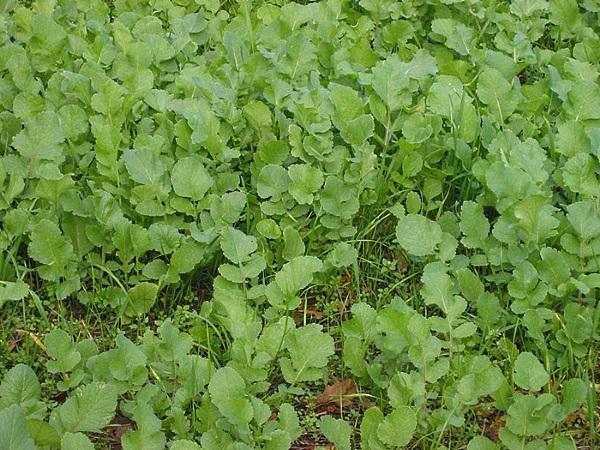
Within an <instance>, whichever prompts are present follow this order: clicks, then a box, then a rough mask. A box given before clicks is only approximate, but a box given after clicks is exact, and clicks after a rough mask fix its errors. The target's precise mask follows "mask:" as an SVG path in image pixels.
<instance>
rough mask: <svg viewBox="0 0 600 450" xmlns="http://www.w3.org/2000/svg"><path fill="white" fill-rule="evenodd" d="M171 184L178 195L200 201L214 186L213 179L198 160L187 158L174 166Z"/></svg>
mask: <svg viewBox="0 0 600 450" xmlns="http://www.w3.org/2000/svg"><path fill="white" fill-rule="evenodd" d="M171 183H172V184H173V190H174V191H175V193H176V194H177V195H179V196H180V197H187V198H190V199H192V200H194V201H198V200H202V199H203V198H204V195H205V194H206V192H208V190H209V189H210V188H211V186H212V185H213V178H212V177H211V176H210V173H209V172H208V171H207V170H206V168H205V167H204V164H202V162H201V161H200V160H199V159H198V158H194V157H187V158H183V159H180V160H178V161H177V162H176V163H175V165H174V166H173V170H172V171H171Z"/></svg>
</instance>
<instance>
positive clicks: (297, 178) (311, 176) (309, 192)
mask: <svg viewBox="0 0 600 450" xmlns="http://www.w3.org/2000/svg"><path fill="white" fill-rule="evenodd" d="M288 174H289V176H290V179H291V180H292V181H291V183H290V184H289V187H288V192H289V193H290V195H291V196H292V197H294V200H296V201H297V202H298V203H299V204H301V205H305V204H311V203H312V202H313V198H314V195H313V194H314V193H315V192H316V191H318V190H319V189H320V188H321V186H322V185H323V172H321V170H319V169H318V168H316V167H312V166H309V165H308V164H293V165H291V166H290V167H289V168H288Z"/></svg>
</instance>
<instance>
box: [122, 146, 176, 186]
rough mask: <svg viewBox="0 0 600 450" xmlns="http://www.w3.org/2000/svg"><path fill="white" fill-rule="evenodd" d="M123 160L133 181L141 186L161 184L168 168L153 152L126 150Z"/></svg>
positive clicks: (148, 150) (147, 150)
mask: <svg viewBox="0 0 600 450" xmlns="http://www.w3.org/2000/svg"><path fill="white" fill-rule="evenodd" d="M123 160H124V162H125V167H126V168H127V172H128V173H129V176H130V177H131V179H132V180H133V181H135V182H136V183H140V184H159V182H160V178H161V177H162V176H163V174H164V173H165V172H166V171H167V167H166V166H165V164H164V163H163V162H162V160H161V159H160V157H159V156H158V155H156V153H155V152H154V151H153V150H150V149H140V150H126V151H125V153H123Z"/></svg>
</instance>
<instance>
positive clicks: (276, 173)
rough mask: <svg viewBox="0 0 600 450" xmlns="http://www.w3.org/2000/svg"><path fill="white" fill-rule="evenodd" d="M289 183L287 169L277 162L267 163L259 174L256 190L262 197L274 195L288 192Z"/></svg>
mask: <svg viewBox="0 0 600 450" xmlns="http://www.w3.org/2000/svg"><path fill="white" fill-rule="evenodd" d="M289 184H290V176H289V175H288V172H287V170H285V169H284V168H283V167H281V166H278V165H275V164H267V165H266V166H264V167H263V168H262V169H261V170H260V173H259V174H258V177H257V180H256V192H257V193H258V195H259V196H260V197H261V198H269V197H274V196H278V195H279V194H281V193H283V192H286V191H287V188H288V185H289Z"/></svg>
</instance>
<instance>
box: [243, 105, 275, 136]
mask: <svg viewBox="0 0 600 450" xmlns="http://www.w3.org/2000/svg"><path fill="white" fill-rule="evenodd" d="M243 111H244V117H246V119H247V120H248V122H250V124H251V125H252V127H253V128H255V129H256V130H263V129H268V128H269V127H270V126H271V111H270V110H269V108H268V106H267V105H265V104H264V103H263V102H261V101H258V100H251V101H249V102H248V103H246V105H244V108H243Z"/></svg>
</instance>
